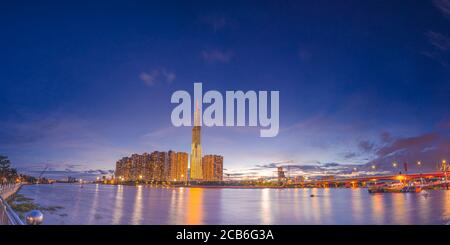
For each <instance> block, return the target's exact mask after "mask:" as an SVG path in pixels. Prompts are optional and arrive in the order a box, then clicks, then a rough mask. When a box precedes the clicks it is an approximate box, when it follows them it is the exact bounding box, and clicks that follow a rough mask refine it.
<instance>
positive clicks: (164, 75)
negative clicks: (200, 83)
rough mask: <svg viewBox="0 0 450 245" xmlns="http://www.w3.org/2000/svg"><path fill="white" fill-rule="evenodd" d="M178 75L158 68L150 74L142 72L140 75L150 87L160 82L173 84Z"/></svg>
mask: <svg viewBox="0 0 450 245" xmlns="http://www.w3.org/2000/svg"><path fill="white" fill-rule="evenodd" d="M176 77H177V76H176V74H175V72H173V71H169V70H167V69H166V68H157V69H154V70H152V71H150V72H142V73H141V74H139V79H141V80H142V81H144V83H145V84H146V85H148V86H153V85H155V84H157V83H158V82H166V83H172V82H173V81H175V79H176Z"/></svg>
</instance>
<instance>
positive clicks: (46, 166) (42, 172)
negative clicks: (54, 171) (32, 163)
mask: <svg viewBox="0 0 450 245" xmlns="http://www.w3.org/2000/svg"><path fill="white" fill-rule="evenodd" d="M47 169H48V165H45V168H44V170H42V171H41V173H40V174H39V177H38V179H37V183H38V184H39V182H40V180H41V178H42V175H43V174H44V173H45V171H47Z"/></svg>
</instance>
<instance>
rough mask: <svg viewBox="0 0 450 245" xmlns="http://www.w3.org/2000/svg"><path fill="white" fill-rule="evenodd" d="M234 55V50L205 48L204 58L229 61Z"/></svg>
mask: <svg viewBox="0 0 450 245" xmlns="http://www.w3.org/2000/svg"><path fill="white" fill-rule="evenodd" d="M233 57H234V53H233V52H232V51H220V50H209V51H206V50H203V51H202V58H203V60H205V61H208V62H221V63H228V62H230V61H231V59H232V58H233Z"/></svg>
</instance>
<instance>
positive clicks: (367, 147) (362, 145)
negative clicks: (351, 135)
mask: <svg viewBox="0 0 450 245" xmlns="http://www.w3.org/2000/svg"><path fill="white" fill-rule="evenodd" d="M358 147H359V149H361V150H362V151H363V152H371V151H372V150H373V149H374V147H375V144H374V143H373V142H370V141H368V140H363V141H360V142H359V144H358Z"/></svg>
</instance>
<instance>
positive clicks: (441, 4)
mask: <svg viewBox="0 0 450 245" xmlns="http://www.w3.org/2000/svg"><path fill="white" fill-rule="evenodd" d="M433 3H434V5H435V6H436V8H437V9H438V10H439V11H440V12H441V13H442V14H443V15H444V16H445V17H446V18H450V0H434V1H433Z"/></svg>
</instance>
